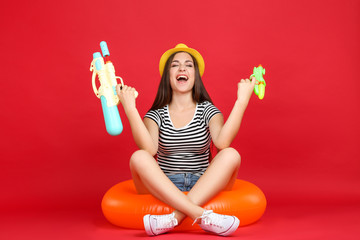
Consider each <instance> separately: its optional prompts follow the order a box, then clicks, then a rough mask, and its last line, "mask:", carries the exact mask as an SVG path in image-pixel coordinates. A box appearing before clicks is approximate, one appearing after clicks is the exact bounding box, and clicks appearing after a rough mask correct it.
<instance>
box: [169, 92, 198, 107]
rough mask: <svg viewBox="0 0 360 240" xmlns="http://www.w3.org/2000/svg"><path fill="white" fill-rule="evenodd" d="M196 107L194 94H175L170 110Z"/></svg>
mask: <svg viewBox="0 0 360 240" xmlns="http://www.w3.org/2000/svg"><path fill="white" fill-rule="evenodd" d="M195 106H196V102H195V101H194V100H193V99H192V93H191V92H190V93H188V94H176V93H174V92H173V96H172V100H171V102H170V104H169V108H171V109H176V110H184V109H188V108H192V107H195Z"/></svg>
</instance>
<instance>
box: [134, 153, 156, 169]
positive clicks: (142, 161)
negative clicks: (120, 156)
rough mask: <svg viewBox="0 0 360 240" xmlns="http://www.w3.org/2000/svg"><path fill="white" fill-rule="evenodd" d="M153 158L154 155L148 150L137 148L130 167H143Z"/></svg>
mask: <svg viewBox="0 0 360 240" xmlns="http://www.w3.org/2000/svg"><path fill="white" fill-rule="evenodd" d="M151 158H152V156H151V155H150V154H149V153H148V152H147V151H144V150H137V151H136V152H134V153H133V154H132V155H131V157H130V168H131V169H134V168H138V167H143V166H144V165H146V162H147V160H148V159H151Z"/></svg>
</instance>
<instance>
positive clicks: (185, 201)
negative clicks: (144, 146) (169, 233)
mask: <svg viewBox="0 0 360 240" xmlns="http://www.w3.org/2000/svg"><path fill="white" fill-rule="evenodd" d="M130 169H131V173H132V175H133V180H134V184H135V187H136V189H137V191H138V193H140V194H144V193H151V194H152V195H153V196H155V197H156V198H158V199H159V200H161V201H162V202H164V203H166V204H168V205H169V206H171V207H173V208H174V209H177V210H178V212H181V213H182V214H184V215H187V216H189V217H190V218H192V219H196V218H197V217H199V216H201V215H202V213H203V212H204V209H203V208H202V207H200V206H199V205H196V204H194V203H193V202H192V201H191V200H190V199H189V198H188V197H187V196H186V195H185V194H184V193H183V192H181V191H180V190H179V189H178V188H177V187H176V186H175V185H174V184H173V183H172V182H171V181H170V179H169V178H168V177H167V176H166V175H165V174H164V172H163V171H162V170H161V169H160V167H159V165H158V164H157V162H156V160H155V159H154V158H153V157H152V156H151V155H150V154H149V153H148V152H146V151H143V150H139V151H136V152H135V153H134V154H133V155H132V156H131V159H130ZM178 220H180V219H178Z"/></svg>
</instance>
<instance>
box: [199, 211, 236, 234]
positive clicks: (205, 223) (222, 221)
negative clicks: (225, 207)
mask: <svg viewBox="0 0 360 240" xmlns="http://www.w3.org/2000/svg"><path fill="white" fill-rule="evenodd" d="M199 218H200V219H201V223H200V224H199V226H200V227H201V228H202V229H203V230H205V231H208V232H212V233H216V234H218V235H221V236H228V235H230V234H232V233H233V232H235V231H236V229H237V228H238V227H239V224H240V220H239V219H238V218H237V217H235V216H228V215H221V214H217V213H214V212H213V211H212V210H205V211H204V213H203V215H202V216H201V217H198V218H196V219H195V221H194V223H195V222H196V221H197V220H198V219H199Z"/></svg>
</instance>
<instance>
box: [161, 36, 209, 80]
mask: <svg viewBox="0 0 360 240" xmlns="http://www.w3.org/2000/svg"><path fill="white" fill-rule="evenodd" d="M176 52H187V53H190V54H191V55H192V56H193V57H194V58H195V59H196V62H197V64H198V66H199V72H200V76H202V75H203V74H204V70H205V62H204V59H203V57H202V56H201V54H200V53H199V52H198V51H196V50H195V49H192V48H189V47H188V46H186V45H185V44H183V43H179V44H178V45H176V46H175V47H174V48H172V49H169V50H167V51H166V52H165V53H164V54H163V55H162V56H161V58H160V63H159V71H160V76H162V74H163V72H164V67H165V64H166V61H167V60H168V59H169V57H170V56H171V55H172V54H173V53H176Z"/></svg>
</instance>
